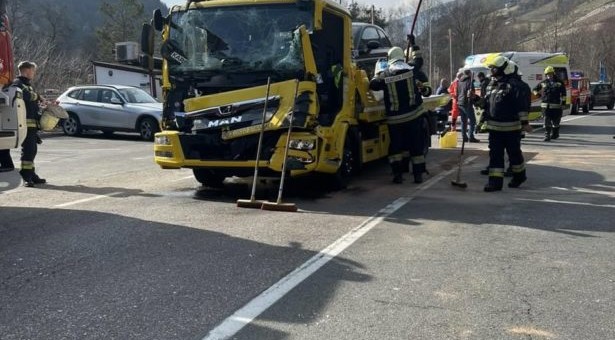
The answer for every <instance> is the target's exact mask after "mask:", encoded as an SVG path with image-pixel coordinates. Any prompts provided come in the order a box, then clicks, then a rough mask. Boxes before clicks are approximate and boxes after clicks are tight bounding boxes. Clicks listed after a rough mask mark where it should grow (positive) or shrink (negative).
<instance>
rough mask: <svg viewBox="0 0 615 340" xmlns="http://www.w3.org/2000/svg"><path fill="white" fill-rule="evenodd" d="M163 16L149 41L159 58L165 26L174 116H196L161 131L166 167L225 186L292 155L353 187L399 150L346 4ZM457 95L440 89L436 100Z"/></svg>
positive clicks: (158, 145) (227, 4) (295, 170)
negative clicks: (356, 51)
mask: <svg viewBox="0 0 615 340" xmlns="http://www.w3.org/2000/svg"><path fill="white" fill-rule="evenodd" d="M152 23H153V27H151V26H149V25H148V24H146V25H145V26H144V30H143V32H142V43H141V45H142V49H143V52H144V53H146V55H147V56H146V58H145V59H146V61H147V60H151V57H152V54H153V41H154V39H153V37H154V28H155V29H156V30H158V31H162V38H163V44H162V56H163V68H162V83H163V86H162V88H163V96H164V101H163V102H164V108H163V115H164V119H167V120H168V119H172V118H173V115H174V113H175V112H185V115H184V116H185V121H184V128H183V129H177V128H174V127H172V126H171V127H169V126H163V131H162V132H159V133H157V134H156V138H155V142H154V153H155V161H156V163H157V164H158V165H160V166H161V167H162V168H163V169H179V168H191V169H192V170H193V173H194V176H195V178H196V179H197V181H199V182H200V183H202V184H203V185H206V186H214V187H215V186H220V185H222V183H223V180H224V179H225V178H226V177H231V176H236V177H249V176H251V175H252V173H253V169H254V167H255V165H256V166H258V167H259V169H261V171H260V173H262V174H263V175H264V176H266V177H273V178H275V177H279V176H280V175H281V171H282V168H283V163H284V162H285V161H287V162H288V164H289V167H287V168H286V169H288V168H290V169H291V171H290V176H292V177H296V176H302V175H307V174H314V173H319V174H324V175H327V176H325V177H328V178H330V179H332V180H333V182H334V185H335V186H342V187H343V186H344V183H345V182H346V180H347V179H348V177H349V176H351V175H353V174H355V173H357V172H358V170H359V168H361V167H362V165H363V164H364V163H366V162H370V161H374V160H377V159H382V158H384V157H386V156H387V154H388V144H389V136H388V127H387V123H386V116H385V107H384V103H383V102H382V101H381V100H378V99H377V98H376V96H375V95H374V93H373V92H372V91H371V90H369V88H368V85H369V80H368V75H367V73H366V72H365V70H362V69H360V68H358V67H357V65H356V64H355V63H354V60H353V54H352V46H353V45H352V23H351V16H350V13H349V12H348V10H347V9H346V8H345V7H343V6H341V5H339V4H338V3H337V1H331V0H208V1H188V2H187V3H186V5H182V6H173V7H172V8H171V11H170V13H169V14H168V15H167V16H166V17H163V16H162V14H161V12H160V11H156V12H155V14H154V19H153V21H152ZM374 46H375V45H374ZM149 65H151V62H150V63H149ZM369 76H371V75H369ZM268 78H269V79H270V80H271V86H270V90H269V91H268V90H267V88H268V86H267V79H268ZM267 94H268V96H267ZM447 100H448V96H431V97H428V98H426V99H425V101H424V107H425V108H426V109H431V110H433V109H435V107H437V106H441V105H443V104H445V103H446V101H447ZM290 112H293V113H292V120H291V116H290V115H289V113H290ZM289 124H291V125H292V131H291V132H290V140H289V142H288V144H287V143H286V140H287V136H288V131H290V130H291V129H289ZM261 129H264V137H263V139H262V141H263V146H262V148H261V152H260V155H261V159H259V160H256V157H255V156H256V154H257V148H258V147H257V145H258V144H259V143H258V141H259V131H261ZM426 137H429V136H426ZM286 145H288V157H287V158H286V157H285V151H286V148H287V147H286Z"/></svg>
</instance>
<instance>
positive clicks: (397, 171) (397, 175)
mask: <svg viewBox="0 0 615 340" xmlns="http://www.w3.org/2000/svg"><path fill="white" fill-rule="evenodd" d="M391 170H393V183H395V184H401V183H402V182H403V181H404V178H403V177H402V164H401V161H395V162H392V163H391Z"/></svg>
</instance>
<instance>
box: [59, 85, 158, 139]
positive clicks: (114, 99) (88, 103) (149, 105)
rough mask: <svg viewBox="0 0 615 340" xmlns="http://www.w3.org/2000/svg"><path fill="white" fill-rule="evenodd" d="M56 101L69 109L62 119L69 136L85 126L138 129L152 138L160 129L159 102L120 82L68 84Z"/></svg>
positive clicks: (130, 130) (106, 131) (126, 129)
mask: <svg viewBox="0 0 615 340" xmlns="http://www.w3.org/2000/svg"><path fill="white" fill-rule="evenodd" d="M56 101H57V103H58V104H59V105H60V106H62V107H63V108H64V109H65V110H66V111H67V112H68V116H69V117H68V118H67V119H65V120H63V121H62V122H61V126H62V130H63V131H64V133H65V134H67V135H69V136H76V135H79V134H80V133H81V132H83V131H84V130H100V131H102V132H103V133H105V134H112V133H113V132H114V131H128V132H137V133H139V134H140V135H141V138H143V139H145V140H153V139H154V134H155V133H156V132H158V131H160V120H161V118H162V103H160V102H158V101H157V100H156V99H154V98H153V97H152V96H150V95H149V93H147V92H145V91H143V90H142V89H140V88H136V87H131V86H123V85H85V86H75V87H71V88H69V89H68V90H67V91H66V92H64V93H63V94H62V95H60V97H58V99H57V100H56Z"/></svg>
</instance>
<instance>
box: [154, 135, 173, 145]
mask: <svg viewBox="0 0 615 340" xmlns="http://www.w3.org/2000/svg"><path fill="white" fill-rule="evenodd" d="M154 143H155V144H158V145H171V140H170V139H169V137H167V136H158V137H156V138H154Z"/></svg>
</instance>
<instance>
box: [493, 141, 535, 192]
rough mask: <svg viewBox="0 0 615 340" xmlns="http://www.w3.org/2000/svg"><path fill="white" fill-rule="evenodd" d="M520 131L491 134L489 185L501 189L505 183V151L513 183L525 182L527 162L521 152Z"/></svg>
mask: <svg viewBox="0 0 615 340" xmlns="http://www.w3.org/2000/svg"><path fill="white" fill-rule="evenodd" d="M520 136H521V132H520V131H490V132H489V185H491V186H494V187H497V188H501V187H502V185H503V182H504V151H506V153H507V154H508V159H509V160H510V166H511V168H512V172H513V182H523V181H524V180H525V176H526V175H525V162H524V160H523V153H522V152H521V138H520Z"/></svg>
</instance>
